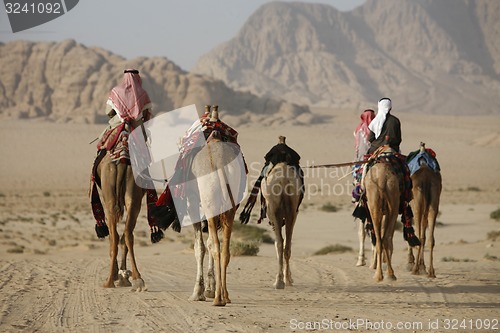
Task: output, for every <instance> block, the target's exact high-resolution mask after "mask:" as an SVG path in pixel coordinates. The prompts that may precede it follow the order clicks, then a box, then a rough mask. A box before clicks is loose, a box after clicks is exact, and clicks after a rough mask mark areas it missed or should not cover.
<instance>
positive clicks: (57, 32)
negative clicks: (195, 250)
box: [0, 0, 364, 70]
mask: <svg viewBox="0 0 500 333" xmlns="http://www.w3.org/2000/svg"><path fill="white" fill-rule="evenodd" d="M267 2H271V1H268V0H210V1H209V0H80V2H79V3H78V5H77V6H76V7H75V8H73V10H71V11H69V12H68V13H66V14H65V15H63V16H61V17H59V18H57V19H55V20H53V21H50V22H48V23H45V24H43V25H40V26H38V27H35V28H32V29H29V30H25V31H22V32H18V33H15V34H14V33H12V30H11V28H10V25H9V21H8V17H7V14H6V12H5V8H4V5H3V4H0V9H1V10H0V41H1V42H9V41H12V40H19V39H22V40H31V41H61V40H64V39H67V38H72V39H75V40H76V41H77V42H79V43H82V44H85V45H87V46H99V47H102V48H105V49H107V50H109V51H111V52H113V53H116V54H119V55H121V56H124V57H126V58H134V57H137V56H162V57H167V58H169V59H170V60H172V61H174V62H175V63H176V64H177V65H179V66H180V67H182V68H183V69H186V70H189V69H190V68H191V67H192V66H193V65H194V63H195V62H196V60H197V59H198V58H199V57H200V56H201V55H202V54H204V53H206V52H208V51H210V50H211V49H213V48H214V47H215V46H216V45H218V44H220V43H222V42H224V41H227V40H229V39H231V38H232V37H233V36H235V35H236V34H237V32H238V31H239V29H240V28H241V27H242V25H243V24H244V22H245V21H246V19H247V18H248V17H249V16H250V15H251V14H252V13H253V12H254V11H255V10H256V9H257V8H259V7H260V6H261V5H262V4H264V3H267ZM302 2H315V3H325V4H329V5H331V6H334V7H335V8H337V9H339V10H341V11H347V10H351V9H353V8H355V7H357V6H359V5H361V4H362V3H363V2H364V0H316V1H312V0H303V1H302ZM2 3H3V1H2Z"/></svg>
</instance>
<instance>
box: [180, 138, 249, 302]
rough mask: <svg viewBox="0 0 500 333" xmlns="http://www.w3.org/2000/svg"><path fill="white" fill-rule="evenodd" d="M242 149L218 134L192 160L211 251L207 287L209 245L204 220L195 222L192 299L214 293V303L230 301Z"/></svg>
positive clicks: (243, 176)
mask: <svg viewBox="0 0 500 333" xmlns="http://www.w3.org/2000/svg"><path fill="white" fill-rule="evenodd" d="M239 152H240V150H239V147H238V146H237V145H236V144H233V143H228V142H222V141H220V140H219V139H217V138H215V139H212V140H211V141H209V142H208V144H207V145H206V146H205V147H204V148H203V149H202V150H200V152H199V153H197V155H196V156H195V157H194V160H193V165H192V169H191V170H192V172H193V175H194V176H195V177H196V180H197V183H198V191H199V202H200V204H201V210H202V211H203V213H204V215H205V216H206V217H207V220H208V233H209V239H208V241H207V247H208V250H209V251H210V254H211V255H209V268H208V285H207V290H205V285H204V279H203V259H204V256H205V251H206V249H205V245H204V242H203V234H202V226H201V223H196V224H194V225H193V227H194V230H195V257H196V262H197V273H196V282H195V287H194V290H193V294H192V296H191V297H190V300H199V301H202V300H205V297H213V298H214V300H213V304H214V305H215V306H225V305H226V304H227V303H231V300H230V298H229V293H228V290H227V284H226V275H227V268H228V265H229V260H230V252H229V246H230V241H231V232H232V227H233V222H234V216H235V213H236V209H237V208H238V203H239V202H240V200H241V197H242V195H243V192H244V186H245V184H246V174H245V168H244V164H243V163H244V162H243V160H242V158H240V157H241V156H242V155H241V154H239ZM190 205H192V203H190ZM222 207H229V208H228V209H225V208H222ZM188 210H189V208H188ZM219 229H220V230H221V232H222V244H221V242H220V239H219V235H218V230H219ZM214 266H215V274H214Z"/></svg>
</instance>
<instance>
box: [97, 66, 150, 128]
mask: <svg viewBox="0 0 500 333" xmlns="http://www.w3.org/2000/svg"><path fill="white" fill-rule="evenodd" d="M107 104H108V105H109V106H110V107H111V108H113V109H114V110H115V111H116V113H117V114H118V116H119V117H120V118H122V119H124V120H135V119H137V118H139V117H140V116H142V111H144V110H146V109H148V108H151V100H150V99H149V95H148V93H147V92H146V90H144V89H143V88H142V80H141V77H140V76H139V71H137V70H130V69H127V70H125V71H124V75H123V80H122V82H121V83H120V84H119V85H117V86H116V87H114V88H113V89H112V90H111V92H110V93H109V97H108V102H107Z"/></svg>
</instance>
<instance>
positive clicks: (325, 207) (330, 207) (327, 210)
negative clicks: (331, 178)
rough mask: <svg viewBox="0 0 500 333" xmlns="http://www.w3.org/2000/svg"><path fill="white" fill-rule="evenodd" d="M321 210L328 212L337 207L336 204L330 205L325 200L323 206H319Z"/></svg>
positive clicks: (334, 210)
mask: <svg viewBox="0 0 500 333" xmlns="http://www.w3.org/2000/svg"><path fill="white" fill-rule="evenodd" d="M320 209H321V210H322V211H324V212H329V213H335V212H336V211H338V210H339V209H338V208H337V206H335V205H332V204H331V203H329V202H327V203H326V204H324V205H323V206H321V208H320Z"/></svg>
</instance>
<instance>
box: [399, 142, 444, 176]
mask: <svg viewBox="0 0 500 333" xmlns="http://www.w3.org/2000/svg"><path fill="white" fill-rule="evenodd" d="M406 162H407V164H408V168H409V169H410V175H413V174H414V173H415V172H416V171H417V170H418V169H420V166H421V165H422V163H425V164H427V166H428V167H429V168H431V169H432V170H434V171H436V172H438V171H440V170H441V168H440V166H439V163H438V161H437V159H436V153H435V152H434V150H432V149H430V148H426V149H425V150H424V151H422V152H421V151H420V150H417V151H414V152H411V153H410V154H408V157H407V159H406Z"/></svg>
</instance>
